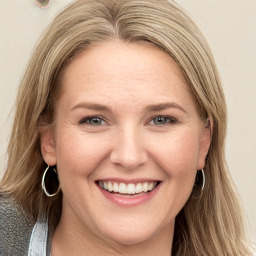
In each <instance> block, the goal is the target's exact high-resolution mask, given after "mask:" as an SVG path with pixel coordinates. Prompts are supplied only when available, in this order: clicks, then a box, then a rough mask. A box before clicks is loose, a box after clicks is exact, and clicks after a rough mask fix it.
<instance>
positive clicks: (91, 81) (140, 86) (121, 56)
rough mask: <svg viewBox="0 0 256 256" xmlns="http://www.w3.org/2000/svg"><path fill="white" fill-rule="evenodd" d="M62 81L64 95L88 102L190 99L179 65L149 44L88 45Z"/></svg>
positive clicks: (112, 43) (65, 73) (118, 42)
mask: <svg viewBox="0 0 256 256" xmlns="http://www.w3.org/2000/svg"><path fill="white" fill-rule="evenodd" d="M61 83H62V94H63V96H64V97H65V96H69V97H70V98H72V96H74V98H75V97H77V98H81V100H85V101H86V100H88V99H90V100H91V99H92V97H93V99H95V100H104V101H108V100H109V102H112V103H114V102H115V101H116V100H118V99H119V100H120V101H122V100H128V99H129V100H130V101H133V102H136V101H141V100H142V99H143V100H146V99H147V100H148V101H152V100H159V101H164V100H166V98H169V99H170V98H172V99H179V98H185V99H187V100H190V101H191V96H190V94H189V92H188V88H187V84H186V81H185V79H184V76H183V74H182V72H181V70H180V68H179V67H178V65H177V64H176V63H175V62H174V61H173V60H172V58H171V57H170V56H169V55H168V54H167V53H165V52H163V51H161V50H159V49H157V48H156V47H155V46H153V45H151V44H149V43H124V42H121V41H110V42H104V43H102V44H99V45H96V46H94V47H91V48H88V49H86V50H85V51H83V52H82V53H81V54H80V55H78V56H77V57H76V58H75V59H74V60H73V61H72V62H71V64H70V65H69V66H68V67H67V68H66V69H65V70H64V72H63V75H62V78H61ZM183 100H184V99H183Z"/></svg>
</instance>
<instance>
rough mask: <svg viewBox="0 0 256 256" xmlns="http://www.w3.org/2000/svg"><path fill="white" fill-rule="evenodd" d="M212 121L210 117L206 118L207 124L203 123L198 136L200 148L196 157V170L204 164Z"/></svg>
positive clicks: (210, 138)
mask: <svg viewBox="0 0 256 256" xmlns="http://www.w3.org/2000/svg"><path fill="white" fill-rule="evenodd" d="M212 131H213V122H212V119H210V118H209V119H208V122H207V125H205V124H204V125H203V128H202V133H201V136H200V149H199V157H198V164H197V165H198V166H197V170H200V169H203V168H204V166H205V158H206V156H207V153H208V151H209V148H210V145H211V140H212Z"/></svg>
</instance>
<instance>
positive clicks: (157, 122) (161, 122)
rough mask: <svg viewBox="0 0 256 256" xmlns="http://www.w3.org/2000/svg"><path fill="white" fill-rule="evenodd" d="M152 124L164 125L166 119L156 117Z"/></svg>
mask: <svg viewBox="0 0 256 256" xmlns="http://www.w3.org/2000/svg"><path fill="white" fill-rule="evenodd" d="M154 123H155V124H165V123H166V118H165V117H161V116H159V117H156V118H155V119H154Z"/></svg>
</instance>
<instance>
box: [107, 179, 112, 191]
mask: <svg viewBox="0 0 256 256" xmlns="http://www.w3.org/2000/svg"><path fill="white" fill-rule="evenodd" d="M108 191H109V192H112V191H113V188H112V183H111V182H110V181H109V182H108Z"/></svg>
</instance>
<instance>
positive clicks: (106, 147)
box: [41, 40, 210, 256]
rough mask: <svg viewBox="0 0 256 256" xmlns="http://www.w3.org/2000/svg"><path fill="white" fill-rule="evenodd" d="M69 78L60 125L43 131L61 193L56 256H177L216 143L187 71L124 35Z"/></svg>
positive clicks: (94, 51) (78, 62) (77, 65)
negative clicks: (178, 232)
mask: <svg viewBox="0 0 256 256" xmlns="http://www.w3.org/2000/svg"><path fill="white" fill-rule="evenodd" d="M61 83H62V94H61V97H60V99H59V101H58V104H57V107H56V120H55V122H54V129H51V128H50V127H49V128H46V129H45V130H44V131H42V132H41V149H42V154H43V157H44V160H45V162H46V163H47V164H48V165H51V166H52V165H57V168H58V176H59V180H60V185H61V190H62V192H63V208H62V215H61V219H60V223H59V225H58V226H57V229H56V231H55V233H54V236H53V240H52V255H53V256H58V255H133V256H136V255H148V256H150V255H163V256H164V255H171V249H172V239H173V233H174V224H175V217H176V215H177V214H178V213H179V211H180V210H181V209H182V207H183V206H184V204H185V203H186V201H187V200H188V198H189V196H190V194H191V191H192V189H193V185H194V180H195V176H196V171H197V170H198V169H201V168H203V167H204V164H205V156H206V154H207V152H208V149H209V145H210V129H209V128H207V127H205V124H203V123H202V122H201V121H199V117H198V113H197V110H196V106H195V104H194V102H193V100H192V98H191V96H190V94H189V92H188V90H187V89H186V88H187V85H186V82H185V79H184V77H183V75H182V72H181V71H180V69H179V68H178V66H177V65H176V64H175V62H174V61H173V60H172V59H171V58H170V57H169V56H168V55H167V54H166V53H164V52H162V51H160V50H159V49H156V48H155V47H153V46H152V45H150V44H148V43H137V44H134V43H124V42H120V41H118V40H116V41H110V42H105V43H101V44H99V45H97V46H94V47H92V48H90V49H87V50H85V51H84V52H83V53H81V54H80V55H79V56H77V57H76V58H75V59H74V60H73V61H72V63H71V64H70V65H69V66H68V67H67V68H66V69H65V70H64V72H63V75H62V79H61ZM104 182H105V184H104ZM120 184H122V185H121V186H123V187H125V189H128V187H129V191H130V192H129V193H131V194H128V191H125V190H124V191H121V188H120ZM128 184H129V185H128ZM145 184H146V185H145ZM141 185H142V186H141ZM104 186H105V189H104ZM114 186H115V189H116V190H115V191H116V192H115V193H113V192H112V193H111V192H110V191H111V190H113V189H114ZM143 186H146V188H145V187H143ZM102 187H103V188H102ZM141 187H143V189H144V188H145V191H147V192H143V191H141V190H140V189H141ZM136 189H138V191H137V192H138V193H136V192H135V190H136ZM107 190H110V191H107ZM159 248H161V249H159Z"/></svg>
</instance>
